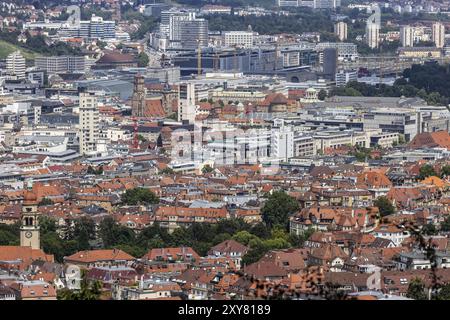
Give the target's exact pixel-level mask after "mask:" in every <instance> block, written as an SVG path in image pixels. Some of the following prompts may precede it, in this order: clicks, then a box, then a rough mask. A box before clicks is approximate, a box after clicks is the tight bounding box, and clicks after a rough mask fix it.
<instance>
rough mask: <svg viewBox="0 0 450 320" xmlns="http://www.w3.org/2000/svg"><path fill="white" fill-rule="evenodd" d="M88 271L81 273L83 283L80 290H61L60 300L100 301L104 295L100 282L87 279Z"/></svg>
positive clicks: (58, 294) (59, 292)
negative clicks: (102, 294)
mask: <svg viewBox="0 0 450 320" xmlns="http://www.w3.org/2000/svg"><path fill="white" fill-rule="evenodd" d="M86 274H87V273H86V271H85V270H82V271H81V283H80V289H79V290H69V289H67V288H65V289H62V290H59V291H58V293H57V299H58V300H99V298H100V296H101V293H102V284H101V282H100V281H97V280H95V281H90V280H88V279H87V276H86Z"/></svg>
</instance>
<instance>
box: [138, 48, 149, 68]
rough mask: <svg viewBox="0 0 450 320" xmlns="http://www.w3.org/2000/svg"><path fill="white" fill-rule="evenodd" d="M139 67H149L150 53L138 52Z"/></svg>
mask: <svg viewBox="0 0 450 320" xmlns="http://www.w3.org/2000/svg"><path fill="white" fill-rule="evenodd" d="M137 59H138V67H147V66H148V63H149V61H150V60H149V58H148V55H147V54H146V53H145V52H141V53H139V54H138V58H137Z"/></svg>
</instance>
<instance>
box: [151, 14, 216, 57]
mask: <svg viewBox="0 0 450 320" xmlns="http://www.w3.org/2000/svg"><path fill="white" fill-rule="evenodd" d="M159 29H160V30H159V31H160V33H161V34H162V35H164V36H166V37H167V38H168V39H169V41H170V42H171V45H172V46H178V47H180V48H183V49H195V48H197V47H198V45H199V42H200V46H202V47H206V46H208V21H207V20H205V19H201V18H197V17H196V15H195V12H191V11H177V10H176V9H172V10H166V11H162V12H161V23H160V25H159Z"/></svg>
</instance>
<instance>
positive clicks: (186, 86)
mask: <svg viewBox="0 0 450 320" xmlns="http://www.w3.org/2000/svg"><path fill="white" fill-rule="evenodd" d="M196 107H197V106H196V101H195V83H193V82H185V83H181V84H180V85H179V89H178V121H183V120H187V121H189V122H190V123H192V122H194V121H195V116H196Z"/></svg>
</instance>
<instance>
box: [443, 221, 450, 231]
mask: <svg viewBox="0 0 450 320" xmlns="http://www.w3.org/2000/svg"><path fill="white" fill-rule="evenodd" d="M441 230H442V231H445V232H448V231H450V217H447V218H445V220H444V222H442V223H441Z"/></svg>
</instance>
